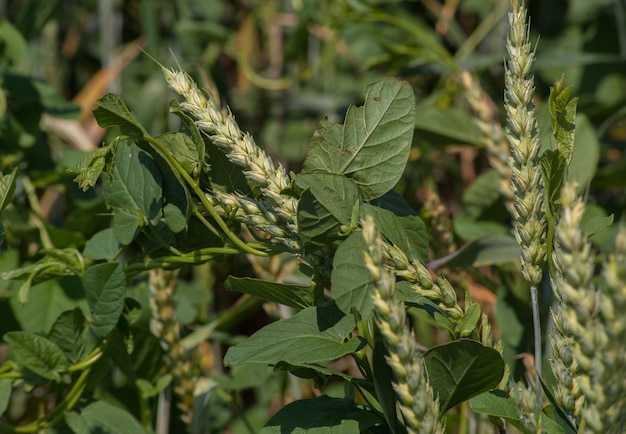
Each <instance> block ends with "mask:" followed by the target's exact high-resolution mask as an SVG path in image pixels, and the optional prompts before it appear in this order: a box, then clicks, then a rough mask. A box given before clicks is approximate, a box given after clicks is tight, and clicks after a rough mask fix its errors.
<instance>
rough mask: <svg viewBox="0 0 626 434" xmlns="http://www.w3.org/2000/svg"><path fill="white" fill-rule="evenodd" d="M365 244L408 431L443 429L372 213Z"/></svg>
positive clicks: (422, 433)
mask: <svg viewBox="0 0 626 434" xmlns="http://www.w3.org/2000/svg"><path fill="white" fill-rule="evenodd" d="M361 224H362V227H363V239H364V240H365V244H366V245H367V252H365V263H366V264H367V268H368V270H369V272H370V273H371V275H372V277H373V278H374V279H375V281H376V282H375V290H374V294H373V299H374V313H375V317H376V324H377V326H378V328H379V330H380V332H381V335H382V337H383V340H384V341H385V345H386V347H387V349H388V351H389V356H387V363H388V364H389V366H390V367H391V370H392V371H393V373H394V375H395V381H394V383H393V388H394V391H395V392H396V396H397V397H398V403H399V406H400V411H401V412H402V416H403V417H404V420H405V422H406V427H407V431H408V432H409V433H411V434H412V433H420V434H427V433H428V434H430V433H437V434H439V433H443V432H444V431H443V427H442V426H441V424H440V422H439V420H438V417H437V416H438V414H439V402H438V401H437V400H436V399H435V398H434V396H433V391H432V388H431V387H430V385H429V384H428V382H427V381H426V375H425V370H424V366H423V361H422V358H421V357H420V356H419V355H418V354H417V351H416V348H415V336H413V333H412V332H411V331H410V330H409V326H408V324H407V322H406V310H405V308H404V303H401V302H400V303H399V302H398V300H397V299H395V298H394V288H395V277H394V275H393V273H391V272H389V271H388V270H387V269H386V268H385V267H384V266H383V264H382V261H383V248H382V245H383V241H382V239H381V237H380V234H379V233H378V231H377V229H376V227H375V226H374V221H373V219H372V218H371V217H369V216H368V217H367V218H366V219H365V220H364V221H362V222H361Z"/></svg>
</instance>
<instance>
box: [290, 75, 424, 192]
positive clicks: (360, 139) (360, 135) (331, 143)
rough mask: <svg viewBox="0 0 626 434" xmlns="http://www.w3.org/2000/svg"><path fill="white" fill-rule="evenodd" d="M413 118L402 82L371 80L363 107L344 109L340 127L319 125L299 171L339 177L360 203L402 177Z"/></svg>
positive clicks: (410, 92) (407, 90) (408, 92)
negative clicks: (355, 187) (351, 185)
mask: <svg viewBox="0 0 626 434" xmlns="http://www.w3.org/2000/svg"><path fill="white" fill-rule="evenodd" d="M414 116H415V97H414V95H413V90H412V89H411V87H410V86H409V85H408V84H407V83H405V82H402V81H400V80H397V79H391V78H385V79H382V80H379V81H376V82H375V83H373V84H371V85H369V86H368V87H366V89H365V102H364V105H363V106H361V107H356V106H351V107H350V108H349V109H348V112H347V113H346V119H345V124H344V125H330V124H329V123H328V121H322V123H321V124H320V126H319V127H318V129H317V131H316V133H315V134H314V135H313V138H312V139H311V144H310V150H309V154H308V155H307V158H306V160H305V161H304V165H303V167H302V172H303V173H311V172H328V173H334V174H338V175H345V176H348V177H350V178H352V179H353V180H354V182H355V183H356V184H357V185H358V186H359V189H360V191H361V193H362V195H363V197H364V198H365V199H366V200H369V199H374V198H377V197H379V196H382V195H383V194H385V193H386V192H388V191H389V190H391V188H392V187H393V186H394V185H395V184H396V183H397V182H398V180H399V179H400V177H401V176H402V172H403V171H404V166H405V165H406V161H407V159H408V156H409V150H410V148H411V141H412V137H413V130H414V128H415V117H414Z"/></svg>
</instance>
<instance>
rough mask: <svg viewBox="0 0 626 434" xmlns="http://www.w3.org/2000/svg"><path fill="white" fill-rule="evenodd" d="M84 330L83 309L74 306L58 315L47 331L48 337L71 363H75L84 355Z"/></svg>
mask: <svg viewBox="0 0 626 434" xmlns="http://www.w3.org/2000/svg"><path fill="white" fill-rule="evenodd" d="M84 330H85V316H84V315H83V311H82V310H80V308H78V307H76V308H74V309H73V310H66V311H65V312H63V313H62V314H61V315H59V317H58V318H57V319H56V321H55V322H54V324H53V325H52V329H51V330H50V333H48V339H50V340H51V341H52V342H54V343H55V344H56V345H57V346H58V347H59V348H60V349H61V351H63V353H64V354H65V356H66V357H67V358H68V360H69V361H70V362H71V363H76V362H78V361H79V360H80V359H81V358H82V357H83V356H84V350H85V344H84V342H83V331H84Z"/></svg>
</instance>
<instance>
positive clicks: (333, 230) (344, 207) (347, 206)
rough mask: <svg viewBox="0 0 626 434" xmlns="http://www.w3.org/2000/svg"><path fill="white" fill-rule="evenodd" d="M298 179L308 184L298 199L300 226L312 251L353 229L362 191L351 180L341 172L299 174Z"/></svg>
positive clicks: (305, 242)
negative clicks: (339, 173) (355, 212)
mask: <svg viewBox="0 0 626 434" xmlns="http://www.w3.org/2000/svg"><path fill="white" fill-rule="evenodd" d="M296 182H297V183H298V185H299V186H301V187H302V188H306V190H305V191H304V193H302V196H301V198H300V201H299V203H298V227H299V229H300V236H301V238H302V241H303V242H304V244H305V246H306V248H307V249H308V250H307V251H308V252H309V253H311V252H312V251H315V250H316V249H318V248H321V247H326V246H328V245H329V244H331V243H332V242H334V241H336V240H337V239H338V238H339V237H340V235H341V233H345V232H347V231H349V230H350V229H351V225H352V212H353V210H354V208H355V207H358V206H359V203H360V194H359V191H358V188H357V186H356V185H355V184H354V183H353V182H352V181H350V180H349V179H348V178H346V177H344V176H339V175H333V174H328V173H315V174H307V175H298V178H297V181H296Z"/></svg>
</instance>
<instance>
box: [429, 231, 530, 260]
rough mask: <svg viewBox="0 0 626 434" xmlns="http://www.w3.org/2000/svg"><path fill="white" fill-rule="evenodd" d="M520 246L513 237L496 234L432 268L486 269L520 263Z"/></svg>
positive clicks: (466, 246) (474, 242)
mask: <svg viewBox="0 0 626 434" xmlns="http://www.w3.org/2000/svg"><path fill="white" fill-rule="evenodd" d="M519 257H520V250H519V244H518V243H517V241H516V240H515V238H513V237H512V236H511V235H504V234H502V235H501V234H495V235H489V236H486V237H484V238H479V239H477V240H474V241H472V242H470V243H468V244H466V245H465V246H463V247H462V248H461V249H460V250H458V251H457V252H455V253H454V254H453V255H451V256H448V257H446V258H442V260H438V261H434V263H432V264H431V266H436V267H442V266H444V265H445V266H448V267H484V266H489V265H499V264H505V263H507V262H516V261H519Z"/></svg>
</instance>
